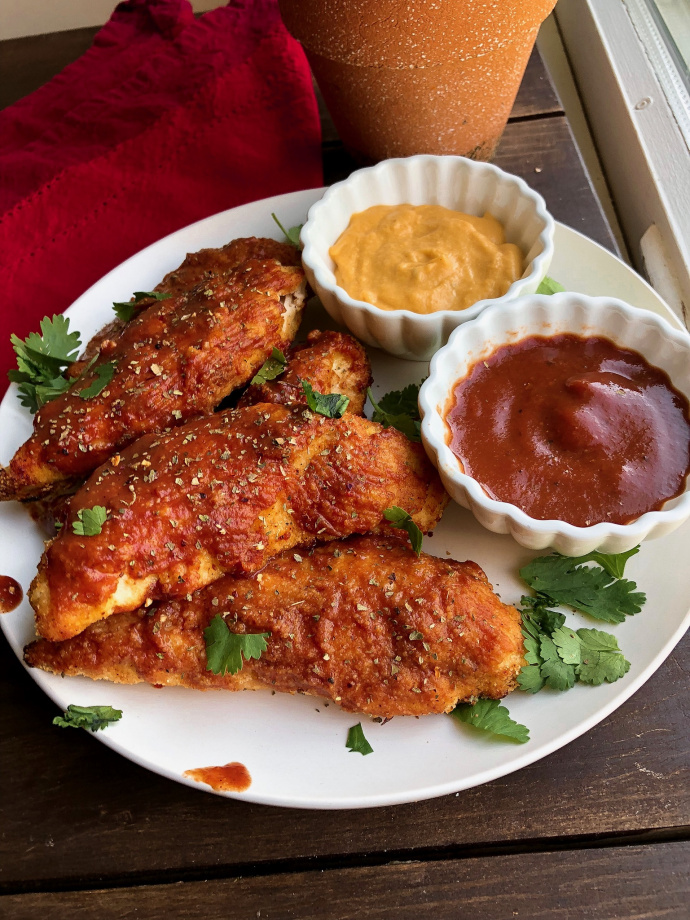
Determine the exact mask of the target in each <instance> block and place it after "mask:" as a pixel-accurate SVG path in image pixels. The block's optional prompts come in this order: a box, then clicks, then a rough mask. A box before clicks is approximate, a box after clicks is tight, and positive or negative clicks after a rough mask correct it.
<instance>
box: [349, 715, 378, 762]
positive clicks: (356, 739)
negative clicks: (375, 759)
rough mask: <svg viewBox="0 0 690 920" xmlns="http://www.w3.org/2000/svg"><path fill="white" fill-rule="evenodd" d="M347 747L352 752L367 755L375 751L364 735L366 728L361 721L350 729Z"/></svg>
mask: <svg viewBox="0 0 690 920" xmlns="http://www.w3.org/2000/svg"><path fill="white" fill-rule="evenodd" d="M345 747H346V748H347V749H348V750H349V751H350V753H351V754H363V755H366V754H373V753H374V749H373V747H372V746H371V745H370V744H369V742H368V741H367V739H366V738H365V737H364V730H363V729H362V723H361V722H358V723H357V724H356V725H353V726H352V728H350V730H349V731H348V733H347V741H346V742H345Z"/></svg>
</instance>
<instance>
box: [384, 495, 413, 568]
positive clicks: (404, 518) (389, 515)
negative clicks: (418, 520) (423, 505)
mask: <svg viewBox="0 0 690 920" xmlns="http://www.w3.org/2000/svg"><path fill="white" fill-rule="evenodd" d="M383 516H384V517H385V519H386V520H387V521H388V522H389V524H390V525H391V526H392V527H399V528H400V529H401V530H406V531H407V535H408V537H409V538H410V543H411V544H412V549H413V550H414V551H415V553H417V555H418V556H419V554H420V553H421V551H422V539H423V534H422V531H421V530H420V529H419V527H417V525H416V524H415V522H414V521H413V520H412V515H410V514H408V512H407V511H405V509H404V508H398V506H397V505H391V507H390V508H386V510H385V511H384V512H383Z"/></svg>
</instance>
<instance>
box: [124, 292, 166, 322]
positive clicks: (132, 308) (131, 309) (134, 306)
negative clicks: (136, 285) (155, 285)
mask: <svg viewBox="0 0 690 920" xmlns="http://www.w3.org/2000/svg"><path fill="white" fill-rule="evenodd" d="M132 296H133V297H134V300H127V301H125V302H124V303H114V304H113V310H114V311H115V315H116V316H117V318H118V319H121V320H122V321H123V322H125V323H128V322H129V321H130V320H131V319H132V318H133V317H134V316H136V314H137V313H139V311H140V310H141V307H140V306H139V304H140V303H141V301H142V300H167V299H168V298H169V297H172V294H170V293H166V292H164V291H135V292H134V294H133V295H132Z"/></svg>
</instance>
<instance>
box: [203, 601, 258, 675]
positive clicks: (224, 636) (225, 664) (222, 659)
mask: <svg viewBox="0 0 690 920" xmlns="http://www.w3.org/2000/svg"><path fill="white" fill-rule="evenodd" d="M270 635H271V634H270V633H242V634H238V633H232V632H230V630H229V629H228V627H227V624H226V622H225V620H224V619H223V617H222V616H221V615H220V614H216V616H215V617H214V618H213V619H212V620H211V623H210V625H209V626H208V627H207V628H206V629H205V630H204V641H205V642H206V670H207V671H213V673H214V674H227V673H228V672H229V673H230V674H237V672H238V671H241V670H242V665H243V663H244V662H243V661H242V656H243V655H244V658H245V661H248V660H249V659H250V658H261V654H262V652H265V651H266V649H267V648H268V646H267V644H266V639H268V637H269V636H270Z"/></svg>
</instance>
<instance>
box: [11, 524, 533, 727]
mask: <svg viewBox="0 0 690 920" xmlns="http://www.w3.org/2000/svg"><path fill="white" fill-rule="evenodd" d="M217 616H221V617H223V618H224V620H225V624H226V625H227V627H228V628H229V630H230V632H232V633H240V634H242V633H253V634H256V633H270V637H269V638H268V640H267V644H268V648H267V649H266V651H265V652H264V653H263V654H262V655H261V658H260V659H250V660H248V661H245V662H244V665H243V667H242V669H241V670H240V671H238V672H237V673H236V674H234V675H233V674H229V673H228V674H225V675H222V674H214V673H212V672H211V671H209V670H207V658H206V646H205V641H204V630H205V629H206V628H207V627H208V626H209V625H210V623H211V621H212V620H213V619H214V618H215V617H217ZM523 654H524V648H523V640H522V634H521V631H520V616H519V614H518V612H517V610H516V609H515V608H514V607H508V606H506V605H505V604H503V603H501V601H500V600H499V599H498V597H496V595H495V594H494V593H493V591H492V589H491V585H490V584H489V582H488V581H487V578H486V575H485V574H484V572H483V571H482V570H481V568H480V567H479V566H478V565H476V564H475V563H473V562H455V561H453V560H445V559H437V558H435V557H434V556H428V555H426V554H425V553H422V555H421V556H420V557H419V558H417V556H416V555H415V554H414V553H413V552H412V550H411V549H410V548H409V546H408V545H406V544H405V543H403V542H402V541H401V540H400V539H395V538H393V539H391V538H386V537H373V536H366V537H354V538H351V539H350V540H346V541H337V542H335V543H330V544H323V545H320V546H318V547H316V548H315V549H313V550H312V551H310V552H309V553H308V555H307V554H305V555H304V556H300V555H298V554H293V552H292V551H290V552H284V553H282V554H281V555H280V556H278V557H277V558H275V559H273V560H272V561H271V562H269V563H268V565H267V566H266V567H265V568H264V569H263V571H262V572H261V573H260V574H259V575H254V576H251V577H246V578H232V577H228V576H225V577H224V578H221V579H220V580H219V581H217V582H215V583H214V584H213V585H211V586H209V587H207V588H204V589H203V590H202V591H197V592H196V593H195V594H193V595H191V597H190V598H189V599H179V600H174V601H168V602H167V603H162V604H159V605H157V606H152V607H150V608H149V609H148V610H144V609H140V610H137V611H135V612H132V613H124V614H116V615H115V616H112V617H109V618H108V619H107V620H102V621H100V622H99V623H95V624H93V625H92V626H90V627H89V628H88V629H86V630H85V631H84V632H83V633H81V634H80V635H78V636H76V637H74V638H73V639H69V640H67V641H66V642H47V641H45V640H40V639H39V640H38V641H37V642H34V643H32V644H31V645H29V646H28V647H27V649H26V652H25V660H26V662H27V664H29V665H30V666H31V667H37V668H42V669H43V670H45V671H52V672H54V673H56V674H63V675H70V676H73V675H84V676H86V677H91V678H93V679H96V680H101V679H102V680H111V681H116V682H118V683H127V684H131V683H138V682H141V681H145V682H147V683H150V684H155V685H156V686H184V687H190V688H193V689H200V690H208V689H225V690H244V689H259V688H262V687H264V688H270V689H273V690H281V691H287V692H291V693H294V692H298V693H308V694H313V695H315V696H320V697H325V698H326V699H330V700H334V701H335V702H337V703H338V704H339V705H340V706H341V707H342V708H343V709H345V710H347V711H350V712H361V713H368V714H370V715H373V716H382V717H384V718H390V717H392V716H399V715H424V714H426V713H433V712H437V713H438V712H448V711H450V710H451V709H453V707H454V706H455V705H456V704H457V703H458V702H462V701H465V700H469V699H470V698H476V697H489V698H491V699H499V698H500V697H503V696H505V694H507V693H509V692H510V691H511V690H512V689H514V687H515V685H516V677H517V674H518V673H519V671H520V668H521V667H522V665H523V664H524V658H523Z"/></svg>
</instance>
